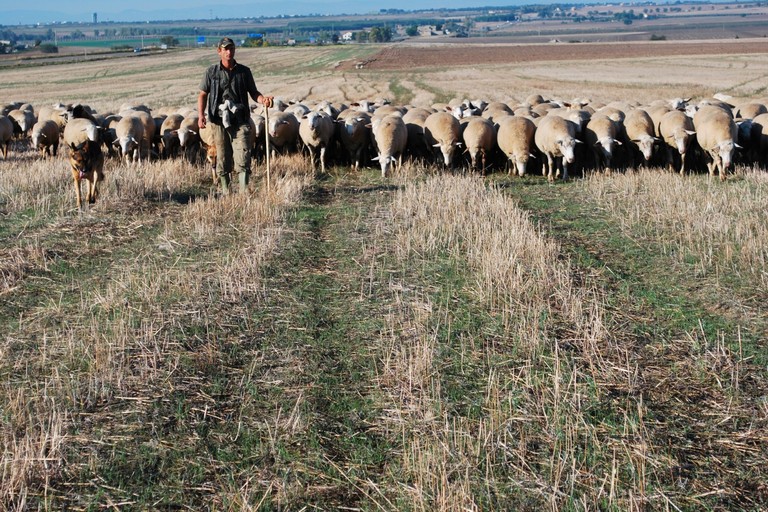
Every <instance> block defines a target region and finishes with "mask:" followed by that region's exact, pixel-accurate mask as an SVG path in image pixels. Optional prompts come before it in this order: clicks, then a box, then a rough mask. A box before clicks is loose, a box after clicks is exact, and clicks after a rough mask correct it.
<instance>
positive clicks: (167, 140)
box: [160, 114, 184, 158]
mask: <svg viewBox="0 0 768 512" xmlns="http://www.w3.org/2000/svg"><path fill="white" fill-rule="evenodd" d="M182 121H184V117H183V116H182V115H181V114H170V115H169V116H168V117H166V118H165V119H164V120H163V124H161V125H160V150H161V153H162V156H163V157H164V158H175V157H176V156H177V155H178V152H179V128H180V127H181V123H182Z"/></svg>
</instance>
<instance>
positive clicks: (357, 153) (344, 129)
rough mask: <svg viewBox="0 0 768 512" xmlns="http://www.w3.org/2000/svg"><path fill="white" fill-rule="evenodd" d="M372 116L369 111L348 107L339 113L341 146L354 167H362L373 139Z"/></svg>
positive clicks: (337, 120) (338, 123) (337, 123)
mask: <svg viewBox="0 0 768 512" xmlns="http://www.w3.org/2000/svg"><path fill="white" fill-rule="evenodd" d="M370 124H371V116H370V115H369V114H368V113H367V112H360V111H357V110H353V109H347V110H344V111H342V112H340V113H339V116H338V117H337V119H336V125H337V127H338V130H339V140H340V141H341V146H342V148H344V150H345V151H346V152H347V154H348V155H349V159H350V161H351V162H352V166H353V168H354V169H355V170H356V171H357V170H359V169H360V166H361V164H362V163H363V158H364V157H365V153H366V150H367V149H368V147H369V145H370V141H371V128H370Z"/></svg>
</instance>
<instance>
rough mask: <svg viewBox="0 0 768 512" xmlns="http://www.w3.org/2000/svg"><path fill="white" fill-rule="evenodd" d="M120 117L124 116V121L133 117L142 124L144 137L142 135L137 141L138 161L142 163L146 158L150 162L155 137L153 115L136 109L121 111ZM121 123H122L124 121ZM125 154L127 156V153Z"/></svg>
mask: <svg viewBox="0 0 768 512" xmlns="http://www.w3.org/2000/svg"><path fill="white" fill-rule="evenodd" d="M142 107H143V105H142ZM147 110H148V108H147ZM120 115H121V116H122V118H123V119H125V118H126V117H132V118H135V119H138V120H139V122H141V125H142V135H141V138H137V139H136V140H137V142H138V144H139V148H138V160H139V161H141V160H142V159H143V158H146V159H148V160H149V159H150V156H151V153H152V151H151V150H152V141H153V140H154V137H155V120H154V118H153V117H152V114H150V113H149V112H147V111H145V110H144V109H142V108H136V109H128V110H121V111H120ZM120 121H121V122H122V119H121V120H120ZM118 135H119V134H118ZM121 146H122V143H121ZM123 154H124V155H125V153H123Z"/></svg>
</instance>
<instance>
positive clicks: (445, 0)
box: [0, 0, 511, 26]
mask: <svg viewBox="0 0 768 512" xmlns="http://www.w3.org/2000/svg"><path fill="white" fill-rule="evenodd" d="M225 1H226V0H225ZM2 4H3V7H0V25H7V26H12V25H18V24H24V25H28V24H34V23H53V22H63V21H67V22H90V21H92V19H93V13H97V14H98V19H99V21H156V20H184V19H213V18H217V17H218V18H245V17H259V16H266V17H273V16H279V15H291V16H292V15H297V14H298V15H302V14H366V13H373V12H378V11H379V10H380V9H405V10H418V9H434V8H449V9H454V8H460V7H478V6H486V5H491V4H489V2H488V0H441V1H440V2H439V3H436V2H433V1H430V0H389V1H388V0H368V1H359V0H358V1H355V0H323V1H308V0H293V1H290V2H280V1H275V0H251V1H247V2H246V1H238V0H229V1H228V2H226V3H225V4H216V3H214V2H212V1H211V0H206V1H203V0H160V1H158V0H129V1H128V2H125V1H123V2H121V1H119V0H117V1H110V2H104V1H103V0H101V1H93V0H80V1H77V2H69V1H64V0H33V1H32V2H29V4H27V6H26V7H24V8H22V7H20V6H21V5H24V4H25V2H15V1H13V0H10V1H3V2H2ZM510 4H511V2H501V3H499V4H498V5H510Z"/></svg>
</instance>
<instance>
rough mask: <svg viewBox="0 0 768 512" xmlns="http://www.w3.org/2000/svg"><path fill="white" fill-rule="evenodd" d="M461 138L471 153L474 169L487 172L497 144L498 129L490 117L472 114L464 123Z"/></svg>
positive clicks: (467, 150) (467, 151)
mask: <svg viewBox="0 0 768 512" xmlns="http://www.w3.org/2000/svg"><path fill="white" fill-rule="evenodd" d="M461 140H462V143H463V144H464V147H465V148H466V149H465V150H464V151H465V152H466V153H469V158H470V161H471V164H472V169H475V170H477V169H478V168H479V169H480V170H481V171H482V172H483V173H485V168H486V166H487V162H488V158H490V155H491V152H492V151H493V148H494V145H495V144H496V130H495V128H494V127H493V123H491V122H490V121H489V120H488V119H485V118H483V117H477V116H472V117H469V118H468V120H467V121H466V122H465V123H464V124H463V125H462V132H461Z"/></svg>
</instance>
